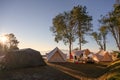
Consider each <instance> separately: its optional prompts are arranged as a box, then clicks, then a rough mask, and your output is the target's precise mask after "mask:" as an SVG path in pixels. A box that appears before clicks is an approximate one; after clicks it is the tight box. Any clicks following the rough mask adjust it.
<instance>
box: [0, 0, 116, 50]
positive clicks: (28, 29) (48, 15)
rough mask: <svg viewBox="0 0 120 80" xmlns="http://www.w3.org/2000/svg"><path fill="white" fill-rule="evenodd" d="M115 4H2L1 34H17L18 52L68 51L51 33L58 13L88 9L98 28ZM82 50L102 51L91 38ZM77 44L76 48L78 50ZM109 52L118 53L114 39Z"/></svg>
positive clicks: (24, 0) (82, 0)
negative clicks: (83, 7) (30, 50)
mask: <svg viewBox="0 0 120 80" xmlns="http://www.w3.org/2000/svg"><path fill="white" fill-rule="evenodd" d="M114 3H115V0H0V34H3V33H14V34H15V36H16V37H17V39H18V40H19V41H20V43H19V48H33V49H36V50H38V51H47V50H51V49H53V48H55V47H56V46H58V47H59V48H60V49H67V50H68V46H65V45H64V44H63V42H60V43H56V42H55V41H54V36H53V34H52V32H50V26H52V19H53V18H54V17H55V16H56V15H57V14H59V13H63V12H64V11H70V10H71V9H72V8H73V7H74V6H77V5H83V6H86V7H87V11H88V12H89V15H91V16H93V21H92V23H93V26H94V29H95V30H96V29H97V28H98V27H99V25H100V24H99V23H98V19H100V15H105V14H107V12H109V11H111V10H112V9H113V4H114ZM86 39H87V40H88V41H89V43H87V44H85V45H84V46H83V49H85V48H89V49H90V50H91V51H98V50H99V49H98V48H99V47H98V46H97V44H96V43H95V41H94V40H93V39H92V38H91V37H87V38H86ZM77 43H78V42H77V41H76V42H75V43H74V44H73V48H76V47H78V45H77ZM107 50H116V45H115V44H114V40H113V38H112V37H108V40H107Z"/></svg>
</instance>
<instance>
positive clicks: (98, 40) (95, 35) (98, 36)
mask: <svg viewBox="0 0 120 80" xmlns="http://www.w3.org/2000/svg"><path fill="white" fill-rule="evenodd" d="M91 36H92V37H93V39H94V40H95V41H96V43H97V44H98V45H99V46H100V49H103V45H102V38H101V34H100V33H97V32H92V33H91Z"/></svg>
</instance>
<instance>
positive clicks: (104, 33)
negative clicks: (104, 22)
mask: <svg viewBox="0 0 120 80" xmlns="http://www.w3.org/2000/svg"><path fill="white" fill-rule="evenodd" d="M99 31H100V34H101V38H102V41H103V42H102V43H103V44H102V45H103V50H104V51H106V39H107V37H106V36H107V34H108V29H107V26H101V27H100V28H99Z"/></svg>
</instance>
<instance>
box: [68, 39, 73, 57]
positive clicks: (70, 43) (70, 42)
mask: <svg viewBox="0 0 120 80" xmlns="http://www.w3.org/2000/svg"><path fill="white" fill-rule="evenodd" d="M71 46H72V41H71V40H69V55H70V56H69V57H70V59H71V57H72V56H71V51H72V50H71Z"/></svg>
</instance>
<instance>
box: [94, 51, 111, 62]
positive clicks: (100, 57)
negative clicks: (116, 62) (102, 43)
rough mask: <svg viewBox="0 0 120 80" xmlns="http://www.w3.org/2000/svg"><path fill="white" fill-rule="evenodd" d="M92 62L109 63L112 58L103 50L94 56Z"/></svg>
mask: <svg viewBox="0 0 120 80" xmlns="http://www.w3.org/2000/svg"><path fill="white" fill-rule="evenodd" d="M93 60H94V61H96V62H110V61H113V60H112V56H111V55H110V54H109V53H108V52H107V51H104V50H100V51H99V52H98V53H96V54H94V56H93Z"/></svg>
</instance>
